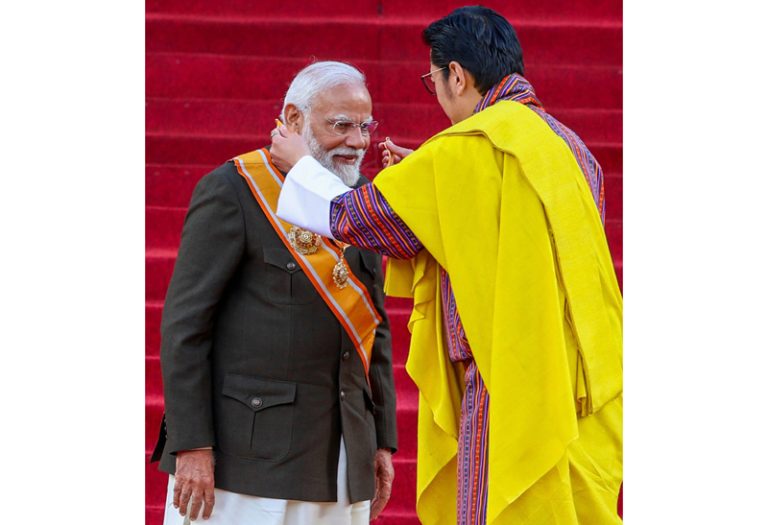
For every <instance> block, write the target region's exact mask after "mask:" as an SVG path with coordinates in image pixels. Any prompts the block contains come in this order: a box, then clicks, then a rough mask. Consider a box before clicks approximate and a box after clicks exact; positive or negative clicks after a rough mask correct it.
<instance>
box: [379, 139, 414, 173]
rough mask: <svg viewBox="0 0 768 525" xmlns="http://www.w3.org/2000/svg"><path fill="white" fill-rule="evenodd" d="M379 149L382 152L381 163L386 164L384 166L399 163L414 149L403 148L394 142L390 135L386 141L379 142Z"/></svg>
mask: <svg viewBox="0 0 768 525" xmlns="http://www.w3.org/2000/svg"><path fill="white" fill-rule="evenodd" d="M379 151H380V152H381V163H382V164H383V165H384V167H387V166H391V165H392V164H397V163H398V162H400V161H401V160H403V159H404V158H405V157H407V156H408V155H410V154H411V153H413V150H412V149H408V148H401V147H400V146H398V145H397V144H395V143H394V142H392V140H391V139H390V138H389V137H387V140H385V141H384V142H379Z"/></svg>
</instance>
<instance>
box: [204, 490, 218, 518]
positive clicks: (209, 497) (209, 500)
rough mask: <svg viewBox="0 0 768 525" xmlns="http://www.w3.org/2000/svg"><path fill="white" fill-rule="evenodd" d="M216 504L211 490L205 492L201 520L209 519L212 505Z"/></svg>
mask: <svg viewBox="0 0 768 525" xmlns="http://www.w3.org/2000/svg"><path fill="white" fill-rule="evenodd" d="M215 503H216V498H215V497H214V495H213V490H212V489H211V490H207V491H205V508H204V509H203V519H206V520H207V519H208V518H210V517H211V513H212V512H213V505H214V504H215Z"/></svg>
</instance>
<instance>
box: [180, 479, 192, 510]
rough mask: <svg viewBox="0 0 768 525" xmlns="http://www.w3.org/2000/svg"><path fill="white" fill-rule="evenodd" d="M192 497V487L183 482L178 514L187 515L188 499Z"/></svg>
mask: <svg viewBox="0 0 768 525" xmlns="http://www.w3.org/2000/svg"><path fill="white" fill-rule="evenodd" d="M191 497H192V487H191V485H190V484H189V483H184V485H183V486H182V488H181V497H180V498H179V514H181V515H182V516H186V515H187V511H188V510H189V500H190V498H191Z"/></svg>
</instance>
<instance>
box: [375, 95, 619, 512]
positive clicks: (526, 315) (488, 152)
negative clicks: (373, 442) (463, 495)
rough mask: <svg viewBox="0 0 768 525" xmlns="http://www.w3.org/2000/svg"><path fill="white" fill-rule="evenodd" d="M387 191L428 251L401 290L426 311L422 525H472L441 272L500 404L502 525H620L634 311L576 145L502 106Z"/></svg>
mask: <svg viewBox="0 0 768 525" xmlns="http://www.w3.org/2000/svg"><path fill="white" fill-rule="evenodd" d="M374 184H375V185H376V187H377V188H378V189H379V190H380V191H381V192H382V194H383V195H384V197H385V198H386V200H387V202H388V203H389V205H390V206H391V207H392V208H393V210H394V211H395V213H397V215H398V216H399V217H400V218H401V219H402V220H403V221H404V222H405V224H406V225H407V226H408V227H409V228H410V229H411V230H412V231H413V232H414V234H415V235H416V237H417V238H418V239H419V240H420V241H421V242H422V244H423V245H424V247H425V250H422V251H421V252H420V253H419V254H418V255H417V256H416V257H415V258H414V259H411V260H408V261H394V260H390V266H389V268H388V272H387V274H388V275H387V284H386V287H387V290H386V291H387V293H388V294H390V295H396V296H403V297H413V299H414V310H413V313H412V315H411V319H410V321H409V328H410V330H411V334H412V335H411V347H410V353H409V357H408V362H407V364H406V367H407V370H408V373H409V374H410V376H411V377H412V378H413V380H414V382H415V383H416V385H417V386H418V388H419V418H418V457H417V513H418V516H419V518H420V519H421V521H422V523H424V524H425V525H432V524H439V525H446V524H451V523H456V503H455V500H456V477H457V473H456V454H457V444H458V443H457V436H458V421H459V416H460V407H461V397H462V392H463V383H462V374H461V370H460V369H458V366H459V365H456V364H454V363H451V361H450V360H449V358H448V354H447V351H446V342H445V340H444V333H443V326H442V316H441V312H440V309H441V298H440V286H439V266H442V267H443V268H445V270H446V271H447V272H448V274H449V276H450V279H451V284H452V286H453V291H454V294H455V298H456V304H457V308H458V311H459V315H460V316H461V321H462V323H463V325H464V329H465V331H466V335H467V338H468V340H469V344H470V347H471V348H472V353H473V355H474V358H475V361H476V363H477V366H478V369H479V371H480V374H481V375H482V377H483V380H484V381H485V384H486V386H487V388H488V391H489V394H490V400H491V401H490V414H489V418H490V419H489V440H488V454H489V474H488V475H489V482H488V512H487V516H488V523H489V524H507V523H510V524H542V525H544V524H546V525H551V524H576V523H580V524H593V523H594V524H606V523H620V519H619V518H618V516H617V513H616V500H617V496H618V491H619V485H620V483H621V479H622V438H621V435H622V341H621V339H622V297H621V293H620V290H619V286H618V283H617V280H616V274H615V272H614V269H613V264H612V261H611V255H610V252H609V249H608V244H607V241H606V237H605V233H604V230H603V225H602V223H601V220H600V216H599V214H598V211H597V208H596V206H595V204H594V200H593V198H592V194H591V192H590V189H589V187H588V185H587V182H586V180H585V178H584V175H583V174H582V172H581V170H580V169H579V166H578V164H577V163H576V160H575V159H574V157H573V155H572V153H571V151H570V149H569V148H568V146H567V145H566V143H565V142H564V141H563V140H562V139H561V138H560V137H558V136H557V135H556V134H555V133H554V131H552V130H551V129H550V128H549V126H548V125H547V124H546V122H544V120H543V119H541V117H539V116H538V115H536V114H535V113H534V112H533V111H531V110H530V109H528V108H527V107H525V106H524V105H522V104H519V103H516V102H510V101H503V102H498V103H496V104H495V105H493V106H491V107H489V108H487V109H485V110H484V111H481V112H480V113H477V114H475V115H473V116H472V117H470V118H468V119H466V120H464V121H462V122H460V123H458V124H456V125H454V126H452V127H451V128H449V129H447V130H445V131H443V132H441V133H439V134H438V135H435V136H434V137H432V138H431V139H430V140H428V141H427V142H426V143H425V144H424V145H422V146H421V147H420V148H419V149H418V150H417V151H415V152H414V153H413V154H411V155H410V156H408V157H406V158H405V159H404V160H403V161H402V162H401V163H400V164H397V165H395V166H392V167H390V168H387V169H385V170H384V171H382V172H381V173H380V174H379V175H378V176H377V177H376V179H375V181H374ZM438 265H439V266H438Z"/></svg>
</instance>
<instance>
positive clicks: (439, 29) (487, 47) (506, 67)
mask: <svg viewBox="0 0 768 525" xmlns="http://www.w3.org/2000/svg"><path fill="white" fill-rule="evenodd" d="M421 37H422V39H423V40H424V43H425V44H427V45H428V46H429V48H430V59H431V60H432V63H433V64H434V65H436V66H437V67H439V68H440V67H446V66H448V64H450V63H451V61H454V60H455V61H456V62H458V63H459V64H461V66H462V67H463V68H465V69H466V70H468V71H469V72H470V73H472V76H473V77H474V78H475V87H476V88H477V90H478V91H479V92H480V94H482V95H484V94H485V93H486V92H487V91H488V90H489V89H490V88H491V86H493V85H494V84H496V83H498V82H499V81H500V80H501V79H502V78H504V77H505V76H506V75H509V74H511V73H519V74H520V75H523V74H524V73H525V68H524V66H523V49H522V48H521V47H520V41H519V40H518V39H517V33H515V29H514V28H513V27H512V24H510V23H509V22H508V21H507V19H506V18H504V17H503V16H501V15H500V14H499V13H497V12H496V11H494V10H493V9H489V8H487V7H483V6H479V5H475V6H466V7H460V8H458V9H456V10H454V11H453V12H451V14H449V15H448V16H446V17H444V18H441V19H440V20H436V21H435V22H432V23H431V24H429V26H428V27H427V28H426V29H425V30H424V32H423V33H422V35H421ZM448 74H449V71H448V69H445V70H443V75H444V76H445V77H446V78H447V77H448Z"/></svg>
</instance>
